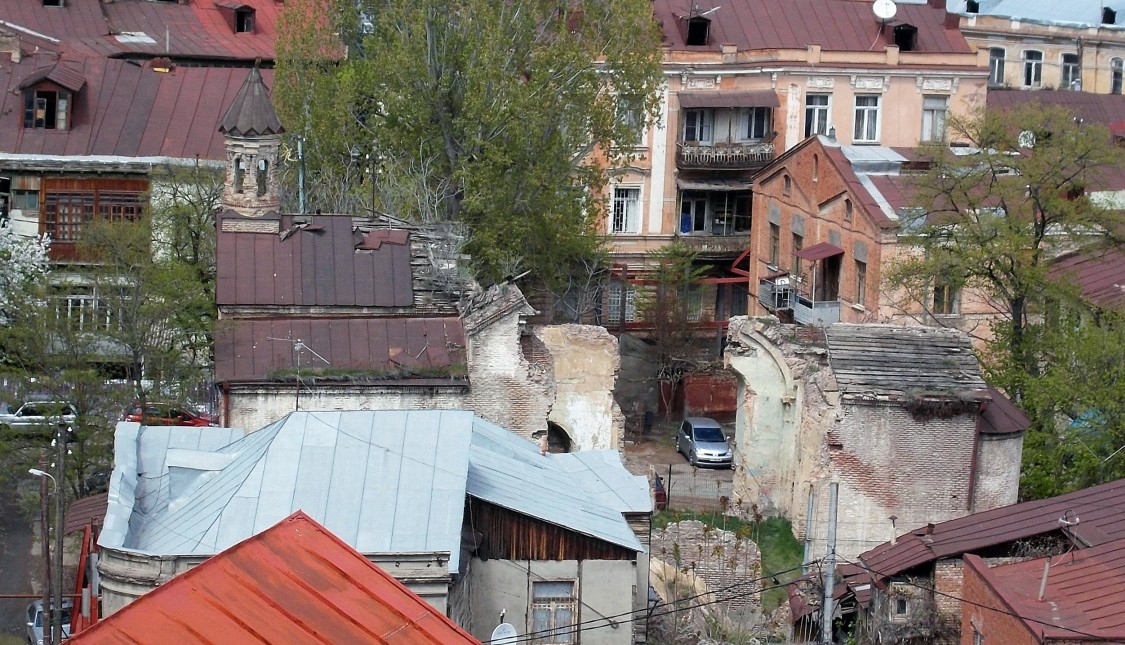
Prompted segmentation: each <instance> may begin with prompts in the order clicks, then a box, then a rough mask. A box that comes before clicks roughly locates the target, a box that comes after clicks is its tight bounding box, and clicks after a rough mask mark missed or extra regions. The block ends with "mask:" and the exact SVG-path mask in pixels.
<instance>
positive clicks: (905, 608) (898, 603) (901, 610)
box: [895, 598, 910, 616]
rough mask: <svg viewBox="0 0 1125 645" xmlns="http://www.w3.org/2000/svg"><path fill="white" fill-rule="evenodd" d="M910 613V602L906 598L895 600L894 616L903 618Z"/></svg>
mask: <svg viewBox="0 0 1125 645" xmlns="http://www.w3.org/2000/svg"><path fill="white" fill-rule="evenodd" d="M908 613H910V601H909V600H907V599H906V598H895V615H896V616H905V615H906V614H908Z"/></svg>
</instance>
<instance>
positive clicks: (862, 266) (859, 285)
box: [855, 260, 867, 306]
mask: <svg viewBox="0 0 1125 645" xmlns="http://www.w3.org/2000/svg"><path fill="white" fill-rule="evenodd" d="M866 299H867V263H866V262H862V261H860V260H856V261H855V304H857V305H860V306H862V305H863V301H864V300H866Z"/></svg>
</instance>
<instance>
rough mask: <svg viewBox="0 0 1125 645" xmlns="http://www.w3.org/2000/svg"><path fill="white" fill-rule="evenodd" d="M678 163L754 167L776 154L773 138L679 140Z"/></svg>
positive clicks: (699, 167) (703, 167)
mask: <svg viewBox="0 0 1125 645" xmlns="http://www.w3.org/2000/svg"><path fill="white" fill-rule="evenodd" d="M676 146H677V151H676V165H677V166H678V167H680V168H684V169H696V170H716V169H719V170H751V169H755V168H761V167H762V166H765V165H766V164H768V163H769V162H770V161H773V158H774V145H773V142H770V141H761V142H757V143H715V144H713V145H707V144H699V143H684V142H680V143H677V144H676Z"/></svg>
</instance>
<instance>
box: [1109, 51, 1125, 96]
mask: <svg viewBox="0 0 1125 645" xmlns="http://www.w3.org/2000/svg"><path fill="white" fill-rule="evenodd" d="M1122 79H1125V61H1122V60H1121V59H1120V58H1111V59H1110V60H1109V93H1110V94H1121V84H1122V83H1121V81H1122Z"/></svg>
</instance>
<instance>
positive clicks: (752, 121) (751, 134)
mask: <svg viewBox="0 0 1125 645" xmlns="http://www.w3.org/2000/svg"><path fill="white" fill-rule="evenodd" d="M770 112H771V110H770V109H769V108H765V107H752V108H746V109H744V110H743V111H742V131H741V132H740V134H741V135H742V137H741V138H742V140H743V141H761V140H762V139H765V138H766V135H768V134H769V133H770V126H771V125H772V120H771V118H770Z"/></svg>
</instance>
